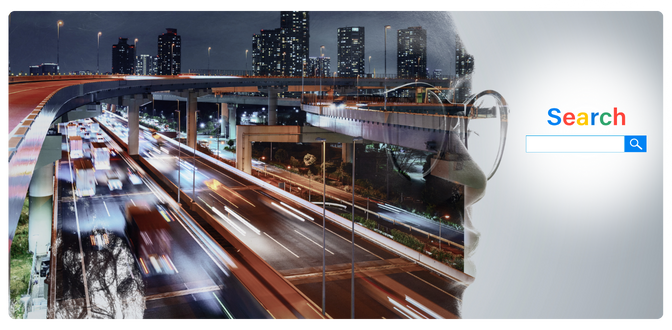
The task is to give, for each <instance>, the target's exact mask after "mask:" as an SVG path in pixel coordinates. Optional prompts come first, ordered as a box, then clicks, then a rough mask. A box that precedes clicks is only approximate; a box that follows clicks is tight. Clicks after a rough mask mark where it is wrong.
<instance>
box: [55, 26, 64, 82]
mask: <svg viewBox="0 0 672 330" xmlns="http://www.w3.org/2000/svg"><path fill="white" fill-rule="evenodd" d="M56 23H57V25H56V65H57V66H59V67H60V65H61V61H60V49H61V26H63V21H61V20H59V21H58V22H56ZM59 71H60V70H59Z"/></svg>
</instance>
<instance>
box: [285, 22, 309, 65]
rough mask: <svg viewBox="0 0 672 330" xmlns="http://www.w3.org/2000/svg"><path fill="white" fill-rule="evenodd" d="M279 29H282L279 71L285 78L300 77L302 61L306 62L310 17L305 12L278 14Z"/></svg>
mask: <svg viewBox="0 0 672 330" xmlns="http://www.w3.org/2000/svg"><path fill="white" fill-rule="evenodd" d="M280 28H281V29H282V34H281V36H280V38H281V41H280V43H281V51H280V54H282V53H285V56H284V58H281V60H282V63H281V65H280V67H281V71H282V73H283V74H284V75H286V76H301V73H302V71H303V67H302V66H303V61H304V60H305V61H308V49H309V40H310V16H309V13H308V12H307V11H283V12H280Z"/></svg>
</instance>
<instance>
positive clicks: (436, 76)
mask: <svg viewBox="0 0 672 330" xmlns="http://www.w3.org/2000/svg"><path fill="white" fill-rule="evenodd" d="M442 73H443V70H441V69H434V72H433V73H432V79H441V74H442Z"/></svg>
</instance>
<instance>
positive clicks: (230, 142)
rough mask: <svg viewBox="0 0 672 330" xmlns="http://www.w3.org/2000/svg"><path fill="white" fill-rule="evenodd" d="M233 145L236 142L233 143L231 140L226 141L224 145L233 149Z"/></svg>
mask: <svg viewBox="0 0 672 330" xmlns="http://www.w3.org/2000/svg"><path fill="white" fill-rule="evenodd" d="M235 143H236V141H233V140H229V141H226V144H228V145H229V148H233V145H234V144H235Z"/></svg>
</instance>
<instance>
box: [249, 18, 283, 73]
mask: <svg viewBox="0 0 672 330" xmlns="http://www.w3.org/2000/svg"><path fill="white" fill-rule="evenodd" d="M281 34H282V29H280V28H278V29H273V30H261V31H260V32H259V33H258V34H254V35H253V36H252V69H253V70H254V74H255V75H257V76H279V75H281V71H282V63H281V60H282V52H281V51H280V50H281V44H280V35H281ZM285 56H287V55H286V54H285Z"/></svg>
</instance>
